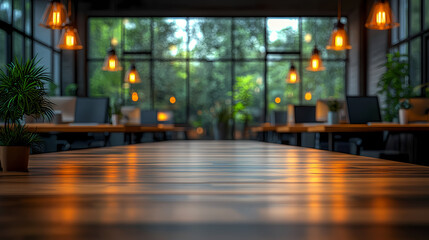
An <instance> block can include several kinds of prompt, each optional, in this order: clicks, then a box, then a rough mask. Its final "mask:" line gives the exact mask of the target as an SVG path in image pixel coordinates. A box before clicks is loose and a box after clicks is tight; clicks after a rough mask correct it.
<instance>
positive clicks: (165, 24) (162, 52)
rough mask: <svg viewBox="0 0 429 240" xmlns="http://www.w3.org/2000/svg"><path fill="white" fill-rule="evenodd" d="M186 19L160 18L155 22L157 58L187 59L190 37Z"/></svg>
mask: <svg viewBox="0 0 429 240" xmlns="http://www.w3.org/2000/svg"><path fill="white" fill-rule="evenodd" d="M186 26H187V21H186V19H185V18H159V19H155V20H154V43H155V44H154V55H155V58H175V57H177V58H185V57H186V44H187V42H188V35H187V33H186Z"/></svg>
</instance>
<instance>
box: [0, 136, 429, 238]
mask: <svg viewBox="0 0 429 240" xmlns="http://www.w3.org/2000/svg"><path fill="white" fill-rule="evenodd" d="M428 229H429V168H428V167H424V166H416V165H411V164H405V163H399V162H392V161H386V160H379V159H374V158H366V157H361V156H354V155H346V154H341V153H335V152H328V151H322V150H316V149H307V148H300V147H294V146H285V145H276V144H269V143H262V142H256V141H169V142H159V143H147V144H140V145H130V146H120V147H110V148H97V149H88V150H78V151H69V152H59V153H49V154H40V155H32V156H31V157H30V172H29V173H0V239H234V240H236V239H322V240H324V239H329V240H332V239H341V240H345V239H383V240H384V239H389V240H392V239H393V240H394V239H428Z"/></svg>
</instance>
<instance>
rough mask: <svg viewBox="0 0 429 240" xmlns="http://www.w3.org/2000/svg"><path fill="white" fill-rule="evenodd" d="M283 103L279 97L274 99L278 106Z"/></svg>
mask: <svg viewBox="0 0 429 240" xmlns="http://www.w3.org/2000/svg"><path fill="white" fill-rule="evenodd" d="M281 101H282V99H281V98H279V97H276V99H274V102H275V103H277V104H279V103H280V102H281Z"/></svg>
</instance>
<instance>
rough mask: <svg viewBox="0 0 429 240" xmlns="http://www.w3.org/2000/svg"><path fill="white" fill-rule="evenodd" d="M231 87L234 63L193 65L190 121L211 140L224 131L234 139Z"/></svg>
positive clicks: (191, 70)
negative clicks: (231, 126) (232, 135)
mask: <svg viewBox="0 0 429 240" xmlns="http://www.w3.org/2000/svg"><path fill="white" fill-rule="evenodd" d="M231 84H232V83H231V63H230V62H191V65H190V98H191V102H190V106H189V107H190V110H191V111H190V112H191V115H190V119H189V121H190V123H191V124H192V126H193V127H202V129H203V130H204V132H203V133H204V134H203V135H204V136H205V137H207V138H211V139H213V138H214V137H215V135H216V136H218V134H219V133H220V131H222V134H223V135H225V137H227V136H228V137H229V136H231V134H230V128H229V127H230V125H229V116H230V115H231V96H230V95H229V94H228V93H230V92H231ZM225 132H226V134H225Z"/></svg>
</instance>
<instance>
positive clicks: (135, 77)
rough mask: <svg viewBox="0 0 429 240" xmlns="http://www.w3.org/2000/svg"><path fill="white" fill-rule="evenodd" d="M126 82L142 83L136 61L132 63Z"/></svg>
mask: <svg viewBox="0 0 429 240" xmlns="http://www.w3.org/2000/svg"><path fill="white" fill-rule="evenodd" d="M124 82H126V83H130V84H134V83H141V80H140V75H139V73H138V72H137V69H136V65H135V64H134V63H133V64H131V67H130V69H129V70H128V72H127V74H125V79H124Z"/></svg>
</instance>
